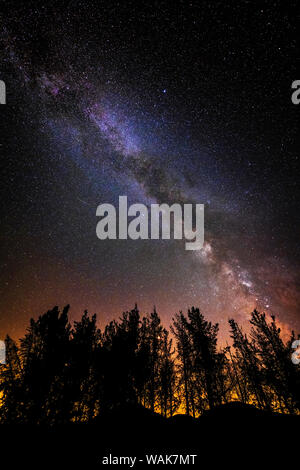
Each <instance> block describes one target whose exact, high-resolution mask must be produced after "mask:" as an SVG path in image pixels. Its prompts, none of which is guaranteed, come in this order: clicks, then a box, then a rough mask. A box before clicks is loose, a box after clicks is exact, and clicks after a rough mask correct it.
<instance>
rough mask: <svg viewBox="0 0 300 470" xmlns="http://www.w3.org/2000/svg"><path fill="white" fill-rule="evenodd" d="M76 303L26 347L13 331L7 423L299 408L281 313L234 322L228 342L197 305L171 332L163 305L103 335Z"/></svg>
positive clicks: (3, 387)
mask: <svg viewBox="0 0 300 470" xmlns="http://www.w3.org/2000/svg"><path fill="white" fill-rule="evenodd" d="M68 311H69V306H66V307H65V308H64V309H63V310H62V311H61V312H60V311H59V309H58V307H54V308H53V309H52V310H49V311H48V312H47V313H45V314H43V315H41V316H40V317H39V318H38V319H37V320H34V319H31V320H30V325H29V327H28V329H27V331H26V334H25V336H24V337H23V338H22V339H21V340H20V342H19V343H18V344H17V343H16V342H15V341H13V340H12V339H11V338H10V337H9V336H7V337H6V340H5V343H6V365H2V366H1V369H0V396H1V406H0V422H1V423H2V424H17V423H25V424H30V425H36V424H46V425H59V424H67V423H89V422H96V421H97V419H98V420H99V419H100V418H101V417H103V416H106V415H107V413H112V412H114V411H115V412H120V413H121V411H120V410H124V409H130V410H137V409H138V410H140V411H139V412H140V413H142V411H141V410H145V412H146V410H147V409H148V410H150V411H151V413H159V414H160V415H162V416H163V417H165V418H171V417H173V416H174V415H178V414H185V415H189V416H192V417H193V418H197V417H199V416H205V415H206V414H207V413H214V412H215V410H220V409H221V408H222V407H223V408H224V407H225V408H226V407H227V408H228V407H229V408H230V407H231V409H232V410H233V409H234V407H237V406H240V407H244V408H245V407H247V406H248V407H251V409H256V410H261V411H263V412H268V413H281V414H299V412H300V367H299V365H295V364H293V362H292V361H291V354H292V349H291V345H292V342H293V341H294V340H295V339H296V338H295V334H294V332H291V335H290V338H289V340H288V341H286V342H284V341H283V339H282V334H281V331H280V328H279V327H278V326H277V324H276V319H275V317H274V316H272V317H270V318H269V319H268V318H267V316H266V314H265V313H259V312H258V311H256V310H254V311H253V312H252V314H251V319H250V323H251V330H250V332H249V333H248V335H247V334H245V333H244V332H243V330H242V328H241V327H240V326H239V324H238V323H237V322H236V321H235V320H234V319H230V320H229V327H230V336H231V339H232V341H231V343H232V344H231V346H229V345H228V346H226V347H223V348H219V347H218V344H217V341H218V333H219V326H218V324H213V323H211V322H210V321H208V320H207V319H205V317H204V315H203V314H202V313H201V312H200V310H199V309H198V308H195V307H192V308H191V309H189V310H188V311H187V313H186V314H184V313H182V312H180V313H179V314H176V315H175V316H174V318H173V320H172V325H171V326H170V330H167V329H166V328H165V327H164V326H163V325H162V323H161V320H160V317H159V315H158V313H157V312H156V310H155V309H154V310H153V312H152V313H150V314H147V315H145V316H141V315H140V312H139V310H138V308H137V306H135V307H134V308H133V309H132V310H131V311H128V312H125V313H123V315H122V316H121V317H120V319H119V320H118V321H115V320H114V321H111V322H110V323H108V324H107V325H106V326H105V328H104V329H103V330H102V331H100V329H98V327H97V318H96V315H93V316H89V315H88V313H87V311H85V312H84V314H83V315H82V317H81V319H80V320H79V321H75V322H74V323H73V325H71V324H70V322H69V319H68Z"/></svg>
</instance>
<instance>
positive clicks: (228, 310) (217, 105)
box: [0, 0, 300, 338]
mask: <svg viewBox="0 0 300 470" xmlns="http://www.w3.org/2000/svg"><path fill="white" fill-rule="evenodd" d="M9 3H10V4H9V6H6V11H3V10H2V12H1V13H0V15H1V16H0V19H1V21H0V40H1V52H0V79H2V80H4V81H5V83H6V87H7V104H6V105H1V106H0V125H1V130H0V154H1V162H2V165H1V168H2V169H1V199H0V207H1V258H0V262H1V272H0V277H1V282H0V290H1V296H0V299H1V300H0V337H3V336H4V335H5V334H6V333H9V334H10V335H11V336H12V337H14V338H18V337H19V336H20V335H21V334H23V332H24V330H25V328H26V326H27V324H28V320H29V318H30V317H31V316H34V317H36V316H37V315H38V314H41V313H43V312H44V311H46V310H48V309H49V308H52V307H53V306H54V305H59V306H64V305H65V304H67V303H70V304H71V311H70V314H71V319H78V318H79V316H80V315H81V313H82V312H83V310H84V309H88V311H89V312H90V313H94V312H96V313H97V314H98V318H99V325H100V326H101V325H103V324H104V323H106V322H107V321H109V320H111V319H113V318H117V317H118V316H119V315H120V313H121V312H122V311H123V310H127V309H130V308H132V306H133V305H134V303H135V302H137V303H138V306H139V307H140V309H141V311H142V312H149V311H151V309H152V307H153V305H154V304H155V305H156V308H157V311H158V312H159V313H160V315H161V317H162V319H163V322H164V323H165V324H166V325H169V323H170V321H171V318H172V316H173V315H174V313H176V312H178V311H179V310H181V309H182V310H186V309H187V308H188V307H190V306H192V305H195V306H199V307H200V308H201V309H202V311H203V313H204V314H205V315H206V316H207V317H208V318H209V319H210V320H212V321H214V322H215V321H218V322H219V323H220V329H221V335H222V336H223V338H226V335H227V334H228V325H227V320H228V318H229V317H234V318H235V319H237V320H238V321H239V322H240V323H241V324H242V325H246V323H247V321H248V319H249V314H250V312H251V310H252V309H253V308H254V307H257V308H258V309H260V310H264V311H266V312H269V313H275V314H276V316H277V318H278V320H279V323H280V325H281V326H282V328H283V329H284V330H287V329H292V328H293V329H295V330H296V331H297V330H300V315H299V306H298V305H299V302H298V300H299V289H298V285H299V275H298V273H299V255H300V253H299V243H298V240H299V210H298V207H297V202H298V201H297V170H298V165H299V160H298V151H297V149H296V144H297V112H298V109H297V106H296V105H293V104H292V102H291V94H292V92H291V83H292V82H293V81H294V80H296V79H297V78H299V77H298V76H297V73H296V70H297V50H296V25H295V16H296V15H295V8H296V1H293V0H291V1H290V2H284V1H261V2H259V4H254V3H253V2H250V1H245V0H241V1H239V2H236V1H226V2H223V1H197V2H193V1H174V2H171V3H170V2H169V4H168V3H167V2H164V1H151V2H139V4H135V3H134V2H131V1H124V2H115V1H109V2H102V1H79V0H71V1H48V2H39V1H34V2H33V1H31V0H29V1H26V2H22V1H21V2H20V1H19V2H16V3H15V8H13V7H12V5H13V3H14V2H9ZM4 8H5V7H4ZM120 195H127V196H128V202H129V204H133V203H143V204H146V205H148V206H149V205H150V204H152V203H168V204H172V203H175V202H178V203H199V204H204V205H205V243H204V247H203V249H202V250H200V251H186V250H185V249H184V241H180V240H137V241H134V240H114V241H112V240H105V241H100V240H99V239H98V238H97V237H96V224H97V222H98V219H97V217H96V208H97V206H98V205H99V204H101V203H111V204H114V205H116V206H117V204H118V198H119V196H120Z"/></svg>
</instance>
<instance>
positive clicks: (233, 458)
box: [0, 403, 300, 469]
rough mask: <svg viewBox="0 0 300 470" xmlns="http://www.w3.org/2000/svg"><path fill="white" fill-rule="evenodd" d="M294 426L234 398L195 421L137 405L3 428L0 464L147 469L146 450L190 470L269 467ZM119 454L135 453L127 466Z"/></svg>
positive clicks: (292, 439) (287, 447) (288, 445)
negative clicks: (80, 418)
mask: <svg viewBox="0 0 300 470" xmlns="http://www.w3.org/2000/svg"><path fill="white" fill-rule="evenodd" d="M299 426H300V417H298V416H287V415H274V414H268V413H265V412H260V411H258V410H256V409H255V408H253V407H250V406H243V405H240V404H237V403H236V404H229V405H226V406H223V407H221V408H219V409H216V410H215V411H214V412H210V413H208V414H207V415H206V416H202V417H201V418H199V419H193V418H191V417H188V416H184V415H177V416H174V417H173V418H171V419H164V418H162V417H161V416H159V415H154V414H152V413H151V412H149V411H148V410H144V409H134V410H133V409H123V410H119V411H118V413H116V412H115V413H111V414H108V415H106V416H102V417H101V418H98V419H96V420H95V421H94V422H93V423H92V424H77V425H76V424H72V425H67V426H61V427H53V428H46V427H43V426H40V427H31V426H28V425H18V426H6V425H2V426H1V427H0V434H1V451H0V455H1V462H4V461H5V459H6V458H7V459H8V464H6V468H10V467H11V468H25V466H28V468H30V469H32V468H39V469H43V468H46V467H52V468H56V469H64V468H66V469H67V468H68V469H69V468H72V467H73V466H76V467H78V466H80V467H82V468H84V469H95V468H99V469H101V468H104V469H105V468H108V467H109V468H111V467H112V466H113V467H114V468H120V469H122V468H136V469H138V468H147V467H149V466H153V464H151V465H149V464H147V463H146V462H147V457H146V456H147V455H148V456H149V455H153V458H156V459H158V457H155V456H159V455H162V456H163V458H161V459H160V460H159V462H160V463H159V464H155V465H154V466H158V465H159V466H162V465H174V464H175V462H177V463H176V465H175V466H178V463H181V465H180V466H185V467H186V466H188V467H189V468H197V469H198V468H203V469H208V468H210V467H212V468H215V467H216V465H224V464H230V465H231V467H232V468H240V469H243V467H245V466H246V465H247V466H253V467H260V466H261V464H262V463H263V462H264V463H265V464H269V465H270V464H271V465H272V464H275V463H278V460H279V459H281V458H284V460H286V464H287V465H288V462H289V461H290V463H292V460H290V458H291V456H292V455H293V454H294V453H295V452H297V448H298V445H296V440H297V435H298V432H297V431H298V430H299ZM176 455H178V457H177V458H176ZM192 455H196V456H197V457H192ZM120 456H122V457H131V458H135V463H134V465H133V466H131V467H130V465H131V463H130V464H127V461H125V460H121V462H120V460H118V459H116V457H120ZM170 456H173V457H170ZM180 456H182V457H180ZM187 456H190V457H189V458H187ZM166 457H168V458H166ZM148 458H149V457H148ZM141 460H142V462H141ZM193 461H194V462H195V463H194V464H193ZM106 462H110V463H109V464H106ZM116 462H118V464H117V463H116ZM131 462H132V460H131ZM163 462H164V463H163ZM188 462H189V463H188Z"/></svg>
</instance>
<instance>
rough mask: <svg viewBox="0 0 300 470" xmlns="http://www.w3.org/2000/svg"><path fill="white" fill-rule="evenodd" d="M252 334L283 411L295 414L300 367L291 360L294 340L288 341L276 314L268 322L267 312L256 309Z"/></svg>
mask: <svg viewBox="0 0 300 470" xmlns="http://www.w3.org/2000/svg"><path fill="white" fill-rule="evenodd" d="M250 323H251V325H252V329H251V336H252V338H253V341H254V344H255V347H256V352H257V355H258V357H259V360H260V364H261V370H262V373H263V377H264V382H265V384H266V387H268V389H269V390H272V392H273V393H274V394H275V403H276V404H278V407H279V409H280V410H281V411H286V410H287V411H288V412H290V413H293V412H295V411H296V409H298V410H299V407H300V374H299V372H300V370H299V367H297V366H295V364H293V363H292V361H291V343H292V342H293V340H294V339H295V337H294V333H292V336H291V339H290V340H289V341H288V342H287V344H284V342H283V340H282V339H281V336H280V332H281V330H280V328H278V327H277V325H276V321H275V317H274V316H273V315H272V316H271V322H267V319H266V315H265V313H259V312H258V311H257V310H254V311H253V312H252V315H251V320H250Z"/></svg>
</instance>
